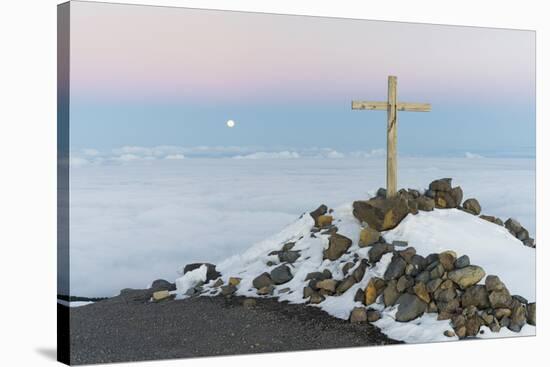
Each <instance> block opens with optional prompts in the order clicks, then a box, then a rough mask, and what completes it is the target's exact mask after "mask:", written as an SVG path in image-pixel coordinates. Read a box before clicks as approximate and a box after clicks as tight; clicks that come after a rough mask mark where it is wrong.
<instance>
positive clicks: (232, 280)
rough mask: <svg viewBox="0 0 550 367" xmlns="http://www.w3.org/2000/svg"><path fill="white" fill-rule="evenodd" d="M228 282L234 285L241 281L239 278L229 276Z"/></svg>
mask: <svg viewBox="0 0 550 367" xmlns="http://www.w3.org/2000/svg"><path fill="white" fill-rule="evenodd" d="M228 283H229V285H232V286H234V287H236V286H238V285H239V284H240V283H241V278H237V277H230V278H229V281H228Z"/></svg>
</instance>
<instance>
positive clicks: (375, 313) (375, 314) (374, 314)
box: [367, 310, 382, 322]
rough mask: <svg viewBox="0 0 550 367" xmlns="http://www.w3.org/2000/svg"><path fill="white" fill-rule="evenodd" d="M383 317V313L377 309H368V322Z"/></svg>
mask: <svg viewBox="0 0 550 367" xmlns="http://www.w3.org/2000/svg"><path fill="white" fill-rule="evenodd" d="M381 318H382V314H380V312H379V311H377V310H367V321H368V322H376V321H378V320H380V319H381Z"/></svg>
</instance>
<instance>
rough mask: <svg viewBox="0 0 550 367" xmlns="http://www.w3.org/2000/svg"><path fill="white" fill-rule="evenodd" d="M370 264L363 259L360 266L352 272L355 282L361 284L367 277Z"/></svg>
mask: <svg viewBox="0 0 550 367" xmlns="http://www.w3.org/2000/svg"><path fill="white" fill-rule="evenodd" d="M367 266H368V262H367V260H366V259H361V262H360V263H359V265H358V266H357V267H356V268H355V270H353V271H352V273H351V276H352V277H353V278H354V279H355V281H357V282H360V281H361V280H363V277H364V276H365V271H366V270H367Z"/></svg>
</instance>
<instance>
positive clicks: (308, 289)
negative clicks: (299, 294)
mask: <svg viewBox="0 0 550 367" xmlns="http://www.w3.org/2000/svg"><path fill="white" fill-rule="evenodd" d="M313 293H315V290H314V289H313V288H311V287H304V293H303V296H304V298H309V297H311V296H312V295H313Z"/></svg>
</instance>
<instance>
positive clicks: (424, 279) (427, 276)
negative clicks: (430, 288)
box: [415, 270, 430, 283]
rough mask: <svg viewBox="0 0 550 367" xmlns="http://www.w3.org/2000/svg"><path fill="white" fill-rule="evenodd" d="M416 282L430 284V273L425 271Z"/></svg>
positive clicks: (418, 276) (417, 277)
mask: <svg viewBox="0 0 550 367" xmlns="http://www.w3.org/2000/svg"><path fill="white" fill-rule="evenodd" d="M415 281H416V282H417V283H418V282H422V283H428V282H429V281H430V272H429V271H427V270H424V271H423V272H421V273H420V274H418V275H417V276H416V278H415Z"/></svg>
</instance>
